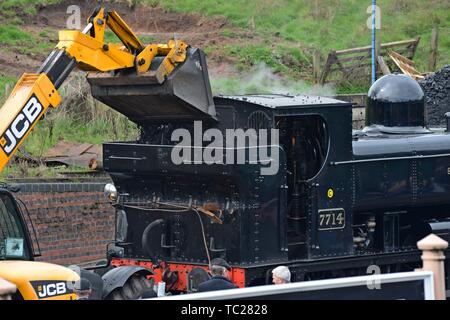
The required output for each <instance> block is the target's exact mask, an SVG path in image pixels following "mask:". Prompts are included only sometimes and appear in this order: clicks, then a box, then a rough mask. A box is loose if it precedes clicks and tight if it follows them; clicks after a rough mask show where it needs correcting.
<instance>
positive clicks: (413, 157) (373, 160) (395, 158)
mask: <svg viewBox="0 0 450 320" xmlns="http://www.w3.org/2000/svg"><path fill="white" fill-rule="evenodd" d="M440 157H450V153H440V154H430V155H422V154H421V155H416V156H405V157H389V158H377V159H361V160H349V161H336V162H334V161H332V162H330V163H329V165H330V166H339V165H344V164H354V163H367V162H380V161H393V160H410V159H430V158H440Z"/></svg>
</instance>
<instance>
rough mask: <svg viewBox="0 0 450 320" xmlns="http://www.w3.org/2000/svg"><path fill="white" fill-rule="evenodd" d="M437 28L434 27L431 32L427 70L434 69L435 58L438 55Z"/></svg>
mask: <svg viewBox="0 0 450 320" xmlns="http://www.w3.org/2000/svg"><path fill="white" fill-rule="evenodd" d="M438 38H439V36H438V28H437V27H434V28H433V31H432V32H431V54H430V63H429V64H428V69H429V70H428V71H433V72H434V71H436V60H437V55H438Z"/></svg>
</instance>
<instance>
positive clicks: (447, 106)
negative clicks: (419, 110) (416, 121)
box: [419, 65, 450, 126]
mask: <svg viewBox="0 0 450 320" xmlns="http://www.w3.org/2000/svg"><path fill="white" fill-rule="evenodd" d="M419 84H420V85H421V86H422V88H423V90H424V91H425V97H426V98H425V99H426V101H425V103H426V110H427V115H428V125H430V126H444V125H445V119H444V114H445V113H446V112H450V65H447V66H445V67H444V68H442V69H441V70H439V71H437V72H436V73H433V74H432V75H430V76H428V77H426V78H425V79H424V80H422V81H419Z"/></svg>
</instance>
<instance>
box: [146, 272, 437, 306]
mask: <svg viewBox="0 0 450 320" xmlns="http://www.w3.org/2000/svg"><path fill="white" fill-rule="evenodd" d="M418 280H422V281H424V290H425V292H424V293H425V294H424V296H425V300H434V298H435V297H434V282H433V281H434V280H433V273H432V272H430V271H414V272H401V273H391V274H379V275H369V276H359V277H348V278H338V279H327V280H317V281H305V282H296V283H288V284H281V285H264V286H257V287H249V288H239V289H230V290H220V291H210V292H201V293H191V294H182V295H174V296H166V297H160V298H156V299H158V300H229V299H241V298H257V297H261V296H267V295H277V294H286V293H294V292H305V291H311V290H324V289H333V288H346V287H357V286H364V285H367V284H371V285H373V284H380V285H381V286H382V285H383V284H386V283H398V282H407V281H418ZM374 290H376V289H374ZM147 300H151V299H147Z"/></svg>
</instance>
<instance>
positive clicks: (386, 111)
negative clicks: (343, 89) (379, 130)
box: [366, 74, 425, 127]
mask: <svg viewBox="0 0 450 320" xmlns="http://www.w3.org/2000/svg"><path fill="white" fill-rule="evenodd" d="M373 125H378V126H384V127H425V95H424V93H423V90H422V88H421V87H420V85H419V84H418V83H417V81H415V80H413V79H412V78H410V77H409V76H407V75H403V74H390V75H386V76H384V77H382V78H380V79H378V80H377V81H376V82H375V83H374V84H373V85H372V87H371V88H370V89H369V93H368V95H367V107H366V126H373Z"/></svg>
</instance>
